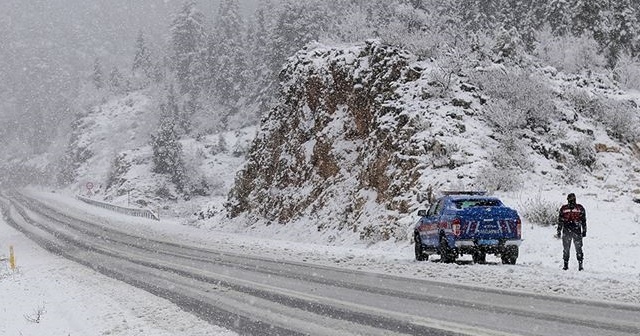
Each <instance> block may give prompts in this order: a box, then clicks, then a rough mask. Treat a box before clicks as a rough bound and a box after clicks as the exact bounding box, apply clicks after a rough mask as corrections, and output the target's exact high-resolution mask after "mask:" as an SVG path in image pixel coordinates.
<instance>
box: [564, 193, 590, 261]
mask: <svg viewBox="0 0 640 336" xmlns="http://www.w3.org/2000/svg"><path fill="white" fill-rule="evenodd" d="M567 202H568V203H567V204H565V205H563V206H562V207H561V208H560V216H559V217H558V234H557V235H556V237H557V238H560V234H561V233H562V247H563V251H562V258H563V259H564V266H563V267H562V269H563V270H567V269H568V268H569V250H570V248H571V241H572V240H573V245H574V246H575V249H576V258H577V259H578V270H579V271H582V270H583V269H584V268H583V267H582V258H583V256H584V255H583V254H582V238H583V237H586V236H587V214H586V212H585V210H584V207H583V206H582V205H580V204H578V203H576V195H575V194H574V193H570V194H569V195H567Z"/></svg>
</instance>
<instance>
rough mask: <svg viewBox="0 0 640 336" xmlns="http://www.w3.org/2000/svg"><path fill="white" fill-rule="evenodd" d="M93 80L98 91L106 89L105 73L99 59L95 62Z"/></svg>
mask: <svg viewBox="0 0 640 336" xmlns="http://www.w3.org/2000/svg"><path fill="white" fill-rule="evenodd" d="M91 80H92V81H93V85H94V86H95V87H96V89H102V88H104V71H103V70H102V63H101V62H100V59H99V58H96V59H95V60H94V61H93V73H92V74H91Z"/></svg>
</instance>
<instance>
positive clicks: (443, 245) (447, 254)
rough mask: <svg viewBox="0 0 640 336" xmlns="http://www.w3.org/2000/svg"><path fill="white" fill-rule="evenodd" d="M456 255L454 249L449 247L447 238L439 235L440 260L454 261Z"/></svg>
mask: <svg viewBox="0 0 640 336" xmlns="http://www.w3.org/2000/svg"><path fill="white" fill-rule="evenodd" d="M457 257H458V254H457V253H456V251H455V250H454V249H452V248H450V247H449V243H448V242H447V238H446V237H445V236H442V237H440V260H441V261H442V262H443V263H447V264H449V263H452V262H455V261H456V258H457Z"/></svg>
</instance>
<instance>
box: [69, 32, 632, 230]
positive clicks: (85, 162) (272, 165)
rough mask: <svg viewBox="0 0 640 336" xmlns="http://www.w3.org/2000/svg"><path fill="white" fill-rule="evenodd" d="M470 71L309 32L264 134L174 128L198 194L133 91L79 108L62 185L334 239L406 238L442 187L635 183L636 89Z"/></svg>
mask: <svg viewBox="0 0 640 336" xmlns="http://www.w3.org/2000/svg"><path fill="white" fill-rule="evenodd" d="M465 69H466V70H465V71H458V72H454V71H450V72H447V69H446V68H444V67H443V66H442V65H441V64H438V63H435V62H432V61H428V60H427V61H419V60H418V58H417V57H415V56H413V55H411V54H410V53H407V52H405V51H402V50H400V49H397V48H394V47H391V46H388V45H385V44H383V43H381V42H379V41H368V42H366V43H363V44H357V45H348V46H323V45H317V44H316V45H310V46H308V47H307V48H305V49H304V50H302V51H300V52H298V53H297V54H296V55H295V56H294V57H292V58H290V59H289V62H288V63H287V66H286V67H285V69H284V71H283V72H282V74H281V79H282V83H281V91H280V95H279V97H280V98H279V103H278V104H277V106H275V107H274V108H273V109H272V110H271V111H270V112H269V113H268V114H267V115H265V116H263V120H262V123H261V125H260V128H259V131H258V132H257V135H255V130H254V129H252V128H247V129H243V130H238V131H231V132H226V133H220V134H213V135H209V136H205V137H199V138H198V139H197V140H196V139H191V138H188V137H187V138H183V139H182V140H181V143H182V147H183V148H184V161H185V162H187V167H188V170H189V174H188V175H189V176H190V179H191V180H192V181H195V183H201V182H200V181H203V182H202V183H203V184H206V185H208V186H209V189H208V190H207V193H206V194H205V195H204V196H202V195H201V196H198V195H181V194H180V193H179V192H178V191H176V190H175V187H174V186H173V185H172V183H171V181H170V179H169V178H168V177H167V176H165V175H162V174H156V173H153V172H152V171H153V169H152V158H151V148H150V146H149V143H148V141H147V142H145V141H143V139H144V136H143V135H144V134H145V132H146V130H148V129H149V125H148V123H147V124H145V125H141V124H140V122H139V120H145V119H143V115H144V114H150V115H153V113H154V111H155V110H154V109H155V107H154V105H153V104H152V103H151V102H150V101H149V99H150V98H149V97H148V95H145V93H144V92H143V91H140V92H134V93H130V94H128V95H125V96H121V97H117V98H115V99H114V100H112V101H109V102H107V103H106V104H104V105H100V106H97V107H95V108H94V109H92V110H91V112H90V113H88V114H87V115H86V116H84V117H83V118H81V119H80V120H79V121H78V124H79V125H80V126H79V127H78V128H77V129H76V133H75V139H76V142H75V143H74V145H73V146H75V147H74V148H76V150H77V152H78V153H79V155H80V156H81V157H82V160H81V164H80V165H79V166H78V167H77V169H76V172H77V174H78V175H77V177H76V179H75V183H74V184H73V186H72V187H71V188H70V189H71V190H73V191H78V190H80V191H81V192H86V190H85V189H84V185H85V183H86V182H87V181H91V182H93V183H94V184H95V185H96V186H97V189H94V190H92V193H97V194H96V195H94V196H95V197H98V198H101V199H104V200H107V201H110V202H114V203H117V204H121V205H122V204H129V205H137V206H141V207H151V208H153V209H162V212H163V213H165V214H166V215H170V216H179V217H181V218H183V221H184V222H187V223H190V224H192V225H198V226H200V225H208V226H215V227H225V228H226V229H232V230H245V228H246V227H249V226H251V228H252V229H255V228H257V227H261V226H264V227H265V228H267V227H268V226H270V225H271V224H278V227H280V226H281V225H286V226H289V227H290V228H291V229H292V230H298V231H300V233H301V234H303V232H310V231H317V232H320V233H321V235H322V237H323V238H322V239H323V240H325V241H328V242H338V241H340V240H341V239H350V238H348V237H352V236H353V237H359V239H363V240H365V241H369V242H375V241H380V240H387V239H392V240H404V239H405V238H406V236H407V228H408V225H410V223H411V222H412V221H413V219H412V217H411V216H410V214H411V213H413V212H414V211H415V210H417V209H418V208H421V207H424V206H425V204H427V203H428V202H429V201H430V199H432V198H433V197H435V196H436V195H437V194H438V192H440V191H443V190H451V189H487V190H489V191H491V192H495V193H498V194H500V193H509V195H510V196H508V197H512V198H514V199H517V201H518V202H521V203H522V204H532V202H533V203H535V201H537V200H539V199H549V198H548V197H547V196H546V195H545V193H547V192H552V193H554V194H556V195H555V196H559V197H556V198H558V199H559V200H562V193H566V190H567V189H572V190H575V189H582V190H583V191H584V194H591V195H596V197H597V198H599V199H601V200H617V199H619V198H621V197H622V198H629V197H632V195H638V194H640V181H639V177H638V176H639V174H638V172H640V162H639V159H638V151H637V150H638V148H637V144H635V145H634V141H636V140H635V139H637V133H634V132H637V129H636V128H634V127H631V125H637V118H638V109H637V104H638V102H639V100H640V96H639V95H637V94H633V93H626V92H623V91H621V90H619V89H618V88H617V87H616V85H615V83H614V82H612V81H611V80H609V79H608V78H607V77H606V76H603V75H597V74H591V75H589V76H587V75H583V76H579V75H565V74H563V73H561V72H558V71H556V70H555V69H553V68H550V67H540V66H536V65H535V64H529V65H525V66H523V65H505V64H494V63H486V64H479V63H478V64H476V65H475V66H474V67H468V68H465ZM145 118H146V117H145ZM147 119H148V118H147ZM96 125H100V127H97V126H96ZM127 134H129V135H127ZM254 137H255V138H254ZM118 139H120V140H118ZM127 139H128V141H124V140H127ZM134 140H135V141H134ZM251 141H253V142H252V144H251V145H250V146H249V143H250V142H251ZM634 150H635V152H634ZM245 152H246V158H244V157H243V155H244V154H245ZM236 171H238V174H237V175H236ZM234 176H235V181H234ZM227 193H228V197H227V196H226V195H227ZM225 198H227V199H226V201H225ZM551 198H554V197H551ZM522 204H521V205H522ZM542 205H543V206H551V205H554V204H542ZM519 210H520V211H523V212H526V210H527V209H519ZM229 217H230V218H231V220H230V218H229ZM203 219H204V220H205V221H204V222H203V221H202V220H203Z"/></svg>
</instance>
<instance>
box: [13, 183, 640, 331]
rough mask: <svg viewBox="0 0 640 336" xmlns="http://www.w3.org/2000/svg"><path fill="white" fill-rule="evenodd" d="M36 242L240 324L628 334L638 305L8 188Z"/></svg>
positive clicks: (636, 323)
mask: <svg viewBox="0 0 640 336" xmlns="http://www.w3.org/2000/svg"><path fill="white" fill-rule="evenodd" d="M0 204H1V205H2V211H3V214H4V217H5V220H6V222H7V223H8V224H9V225H12V226H13V227H15V228H16V229H18V230H19V231H21V232H23V233H24V234H25V235H26V236H28V237H29V238H30V239H32V240H33V241H35V242H37V243H38V244H39V245H40V246H42V247H44V248H45V249H47V250H49V251H50V252H52V253H55V254H57V255H61V256H63V257H65V258H68V259H70V260H73V261H76V262H78V263H80V264H83V265H86V266H87V267H91V268H92V269H95V270H97V271H99V272H101V273H103V274H105V275H107V276H110V277H113V278H115V279H119V280H121V281H124V282H126V283H129V284H131V285H133V286H136V287H139V288H142V289H144V290H147V291H149V292H151V293H153V294H155V295H158V296H160V297H163V298H166V299H168V300H170V301H172V302H174V303H175V304H176V305H178V306H180V307H181V308H182V309H184V310H186V311H190V312H192V313H194V314H195V315H197V316H199V317H200V318H202V319H204V320H206V321H209V322H210V323H212V324H216V325H220V326H224V327H226V328H228V329H230V330H234V331H236V332H238V333H239V334H241V335H443V336H444V335H563V336H568V335H580V336H590V335H594V336H595V335H597V336H602V335H640V306H635V305H623V304H615V303H607V302H595V301H583V300H579V299H576V300H573V299H568V298H565V297H552V296H545V295H537V294H527V293H522V292H515V291H514V292H510V291H505V290H498V289H488V288H484V287H478V288H475V287H472V286H463V285H456V284H445V283H441V282H435V281H433V282H432V281H425V280H419V279H411V278H403V277H394V276H389V275H380V274H375V273H368V272H363V271H355V270H348V269H340V268H332V267H326V266H318V265H313V264H308V263H303V262H290V261H282V260H275V259H269V258H261V257H256V256H249V255H240V254H237V253H230V252H226V251H218V250H216V249H215V247H211V248H203V247H202V246H190V245H187V244H181V243H179V242H176V241H171V242H170V241H163V240H159V239H156V238H149V237H142V236H136V235H135V234H130V233H127V232H123V231H119V230H116V229H114V228H110V227H109V225H108V223H109V219H108V218H105V219H104V220H100V221H96V220H94V221H93V222H90V221H88V220H87V219H83V218H74V217H72V216H70V215H68V214H65V213H64V212H63V211H61V210H60V209H54V208H51V207H48V206H47V205H45V204H43V203H40V202H38V200H36V199H31V198H28V197H26V196H24V195H21V194H19V193H10V194H8V195H5V196H4V197H2V198H0Z"/></svg>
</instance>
